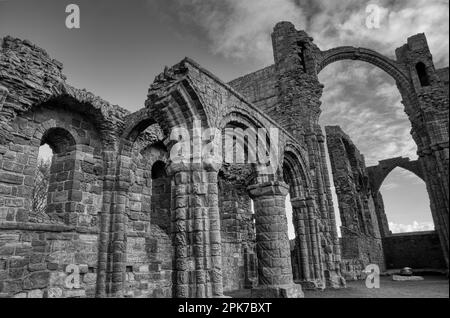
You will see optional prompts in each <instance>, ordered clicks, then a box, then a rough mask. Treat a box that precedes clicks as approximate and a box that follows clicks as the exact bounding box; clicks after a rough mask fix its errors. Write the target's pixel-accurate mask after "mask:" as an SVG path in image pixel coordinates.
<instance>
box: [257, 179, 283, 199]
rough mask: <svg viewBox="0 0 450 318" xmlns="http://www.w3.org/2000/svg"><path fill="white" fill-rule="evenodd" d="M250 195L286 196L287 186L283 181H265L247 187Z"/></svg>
mask: <svg viewBox="0 0 450 318" xmlns="http://www.w3.org/2000/svg"><path fill="white" fill-rule="evenodd" d="M248 191H249V193H250V197H251V198H252V199H256V198H259V197H263V196H287V195H288V193H289V186H288V185H287V184H286V183H284V182H265V183H261V184H256V185H251V186H250V187H248Z"/></svg>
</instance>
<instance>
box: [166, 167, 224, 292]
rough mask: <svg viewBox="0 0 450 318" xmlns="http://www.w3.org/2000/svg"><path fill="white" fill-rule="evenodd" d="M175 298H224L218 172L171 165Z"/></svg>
mask: <svg viewBox="0 0 450 318" xmlns="http://www.w3.org/2000/svg"><path fill="white" fill-rule="evenodd" d="M168 171H169V174H170V175H171V176H172V234H173V244H174V249H175V275H174V281H173V285H174V293H173V295H174V297H178V298H211V297H222V296H223V282H222V252H221V233H220V216H219V207H218V186H217V173H218V169H215V168H213V167H204V166H202V165H193V164H183V163H180V164H175V163H171V164H170V165H169V168H168Z"/></svg>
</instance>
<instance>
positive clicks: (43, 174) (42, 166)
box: [31, 143, 53, 217]
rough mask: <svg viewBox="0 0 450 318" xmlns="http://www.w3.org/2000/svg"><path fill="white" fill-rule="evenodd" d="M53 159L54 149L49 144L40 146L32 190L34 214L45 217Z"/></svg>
mask: <svg viewBox="0 0 450 318" xmlns="http://www.w3.org/2000/svg"><path fill="white" fill-rule="evenodd" d="M52 160H53V150H52V148H51V147H50V146H49V145H48V144H47V143H45V144H43V145H42V146H40V147H39V153H38V159H37V168H36V174H35V176H34V184H33V190H32V199H31V200H32V201H31V202H32V205H31V208H32V215H33V216H36V217H45V216H46V214H45V212H46V209H47V197H48V186H49V182H50V168H51V164H52Z"/></svg>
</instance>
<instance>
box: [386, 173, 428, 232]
mask: <svg viewBox="0 0 450 318" xmlns="http://www.w3.org/2000/svg"><path fill="white" fill-rule="evenodd" d="M405 183H409V184H410V186H409V187H408V188H404V187H402V186H401V185H402V184H405ZM380 193H381V195H382V197H383V201H384V212H385V214H386V217H387V219H388V224H389V230H390V231H391V232H392V234H401V233H415V232H430V231H434V230H435V224H434V219H433V216H432V213H431V208H430V206H431V205H430V199H429V196H428V192H427V189H426V185H425V182H424V181H423V180H422V179H421V178H420V177H418V176H417V175H416V174H414V173H413V172H410V171H409V170H406V169H404V168H401V167H397V168H395V169H394V170H392V171H391V172H390V173H389V175H388V176H387V177H386V179H385V180H384V182H383V184H382V187H381V189H380ZM411 197H414V200H411ZM418 207H420V212H418V211H419V209H418ZM405 211H408V213H404V212H405ZM405 215H406V216H405Z"/></svg>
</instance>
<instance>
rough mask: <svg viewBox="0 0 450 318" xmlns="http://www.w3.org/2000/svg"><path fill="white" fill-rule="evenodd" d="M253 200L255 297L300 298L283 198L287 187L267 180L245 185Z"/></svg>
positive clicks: (253, 292) (301, 295) (286, 192)
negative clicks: (255, 267) (256, 265)
mask: <svg viewBox="0 0 450 318" xmlns="http://www.w3.org/2000/svg"><path fill="white" fill-rule="evenodd" d="M248 190H249V192H250V196H251V197H252V199H253V200H254V204H255V218H256V250H257V255H258V273H259V286H258V288H256V289H253V290H252V296H253V297H256V298H301V297H303V292H302V288H301V286H300V285H295V284H294V280H293V276H292V265H291V255H290V245H289V238H288V232H287V218H286V210H285V202H286V201H285V200H286V196H287V194H288V192H289V187H288V186H287V185H286V184H285V183H282V182H267V183H262V184H257V185H253V186H250V187H249V189H248Z"/></svg>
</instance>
